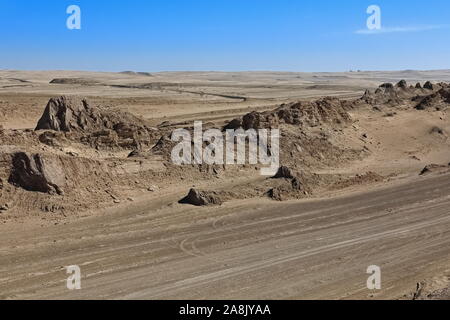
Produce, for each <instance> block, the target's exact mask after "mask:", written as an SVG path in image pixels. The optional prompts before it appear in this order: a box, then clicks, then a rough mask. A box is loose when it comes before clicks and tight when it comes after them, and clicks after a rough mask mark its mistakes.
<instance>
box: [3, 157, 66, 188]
mask: <svg viewBox="0 0 450 320" xmlns="http://www.w3.org/2000/svg"><path fill="white" fill-rule="evenodd" d="M9 182H10V183H12V184H14V185H16V186H18V187H22V188H24V189H25V190H28V191H38V192H44V193H50V194H59V195H62V194H63V193H64V191H63V187H64V186H65V185H66V181H65V174H64V170H63V168H62V165H61V163H59V162H58V160H57V159H56V158H55V159H52V158H49V157H45V156H44V155H41V154H29V153H26V152H18V153H16V154H14V155H13V157H12V172H11V176H10V178H9Z"/></svg>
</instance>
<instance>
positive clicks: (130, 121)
mask: <svg viewBox="0 0 450 320" xmlns="http://www.w3.org/2000/svg"><path fill="white" fill-rule="evenodd" d="M36 130H52V131H58V132H64V133H72V134H77V135H76V136H75V137H73V139H74V140H77V141H81V142H83V143H85V144H89V145H91V146H93V147H97V148H125V149H140V148H141V147H142V146H149V145H150V144H151V141H152V140H153V139H154V138H153V135H154V134H155V132H154V130H152V129H151V128H150V127H148V126H147V125H146V123H145V121H144V120H142V119H140V118H138V117H136V116H134V115H132V114H130V113H127V112H119V111H114V110H109V109H105V108H101V107H93V106H91V105H90V104H89V103H88V102H87V100H86V99H82V98H79V97H67V96H62V97H59V98H52V99H50V101H49V102H48V104H47V107H46V108H45V111H44V113H43V115H42V117H41V118H40V120H39V122H38V124H37V126H36ZM69 137H70V136H69ZM47 138H48V137H43V140H44V141H43V143H46V144H47V143H52V141H50V140H49V139H47Z"/></svg>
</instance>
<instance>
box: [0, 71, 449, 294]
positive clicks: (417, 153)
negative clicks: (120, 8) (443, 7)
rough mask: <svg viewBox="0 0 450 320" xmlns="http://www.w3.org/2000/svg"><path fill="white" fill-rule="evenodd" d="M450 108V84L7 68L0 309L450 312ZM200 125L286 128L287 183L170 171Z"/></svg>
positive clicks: (215, 170)
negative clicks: (381, 307) (433, 304)
mask: <svg viewBox="0 0 450 320" xmlns="http://www.w3.org/2000/svg"><path fill="white" fill-rule="evenodd" d="M449 106H450V70H437V71H413V70H408V71H392V72H366V71H359V72H347V73H288V72H236V73H226V72H164V73H148V72H132V71H124V72H120V73H103V72H81V71H80V72H78V71H13V70H0V299H448V298H449V297H450V296H449V289H448V288H449V287H450V209H449V208H450V206H449V205H450V179H449V178H450V138H449V137H450V117H449V110H450V108H449ZM194 121H202V122H203V126H204V129H211V128H217V129H219V130H221V131H224V130H226V129H238V128H243V129H245V130H247V129H255V130H257V129H268V130H271V129H275V128H276V129H279V130H280V133H281V137H280V164H279V166H280V170H279V171H278V174H277V175H276V176H274V177H264V176H261V175H260V170H259V169H260V168H261V166H259V165H254V164H244V165H205V164H192V165H184V166H178V165H175V164H174V163H172V161H171V158H170V156H171V150H172V149H173V147H174V144H173V141H171V134H172V133H173V131H174V130H176V129H179V128H187V129H188V130H192V128H193V126H194ZM186 195H188V196H187V197H186ZM183 198H184V199H185V200H186V199H187V200H186V201H184V202H188V203H183V201H182V202H180V200H181V199H183ZM72 265H77V266H79V267H80V269H81V274H82V279H81V283H82V288H81V290H68V289H67V287H66V280H67V277H68V275H67V274H66V267H67V266H72ZM372 265H376V266H379V267H380V269H381V275H382V278H381V279H382V282H381V283H382V288H381V289H380V290H369V289H368V288H367V286H366V281H367V278H368V277H369V276H370V275H369V274H367V272H366V271H367V268H368V267H369V266H372Z"/></svg>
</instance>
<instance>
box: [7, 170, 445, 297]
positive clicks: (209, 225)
mask: <svg viewBox="0 0 450 320" xmlns="http://www.w3.org/2000/svg"><path fill="white" fill-rule="evenodd" d="M449 178H450V176H449V175H440V176H431V177H428V178H413V179H408V180H406V181H404V182H402V183H401V184H398V183H397V184H392V185H390V186H388V187H383V188H382V189H376V190H372V191H369V192H365V193H359V194H352V195H347V196H340V197H337V198H332V199H323V200H310V201H302V202H289V203H285V204H281V205H280V204H274V203H272V202H269V201H265V200H252V201H242V202H235V203H233V204H227V205H224V206H223V207H220V208H213V209H209V208H202V209H198V208H195V207H189V206H188V207H186V206H180V205H169V206H168V205H167V204H168V203H171V202H172V198H171V197H167V198H161V199H160V201H159V202H158V203H154V202H153V203H152V206H151V207H150V206H147V207H146V208H145V209H144V208H143V207H140V208H139V206H138V205H135V206H136V208H135V209H134V210H130V208H127V213H125V212H116V213H109V214H108V215H107V216H98V217H94V218H88V219H84V220H80V221H78V222H75V223H72V224H68V225H62V226H51V227H41V228H36V227H33V228H32V229H30V228H29V227H20V226H14V227H13V226H7V225H5V226H1V227H0V257H1V260H2V261H1V263H0V268H1V269H0V298H3V299H8V298H12V299H18V298H27V299H28V298H39V299H49V298H56V299H59V298H69V299H79V298H81V299H86V298H93V299H101V298H107V299H112V298H118V299H144V298H145V299H166V298H176V299H179V298H180V299H181V298H195V299H197V298H199V299H200V298H207V299H215V298H232V299H241V298H242V299H253V298H255V299H259V298H268V299H281V298H286V299H296V298H307V299H309V298H332V299H345V298H363V299H364V298H372V297H375V298H399V297H402V296H403V295H404V294H408V293H410V292H412V291H414V290H415V286H416V283H417V282H419V281H422V280H425V279H427V280H428V279H429V278H430V275H444V274H448V271H449V270H448V265H449V261H450V252H449V250H448V248H449V247H450V231H449V230H450V215H449V213H450V212H449V207H450V179H449ZM158 207H159V208H158ZM169 211H170V212H171V213H170V214H167V212H169ZM18 232H20V233H18ZM18 234H20V237H19V236H18ZM68 265H79V266H80V267H81V271H82V275H83V277H82V290H79V291H69V290H67V289H66V287H65V281H66V277H67V275H66V273H65V269H64V266H68ZM369 265H379V266H380V267H381V270H382V285H383V290H381V291H379V292H370V291H368V290H367V289H366V279H367V277H368V275H367V274H366V273H365V272H366V269H367V267H368V266H369ZM437 282H438V283H439V280H438V281H437ZM440 285H442V286H444V287H445V286H446V285H448V284H447V283H445V282H441V283H440Z"/></svg>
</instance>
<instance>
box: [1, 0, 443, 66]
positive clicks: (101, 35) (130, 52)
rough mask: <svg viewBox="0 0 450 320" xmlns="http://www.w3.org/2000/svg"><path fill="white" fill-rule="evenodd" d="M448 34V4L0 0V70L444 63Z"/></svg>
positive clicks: (416, 0)
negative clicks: (371, 10) (373, 13)
mask: <svg viewBox="0 0 450 320" xmlns="http://www.w3.org/2000/svg"><path fill="white" fill-rule="evenodd" d="M73 4H75V5H78V6H80V8H81V13H82V16H81V27H82V28H81V30H69V29H67V28H66V20H67V18H68V16H69V15H68V14H66V8H67V7H68V6H69V5H73ZM373 4H376V5H378V6H380V8H381V13H382V28H383V29H382V31H384V32H379V33H376V34H370V33H365V32H361V31H362V30H364V29H365V28H366V20H367V18H368V14H367V13H366V9H367V7H368V6H369V5H373ZM449 35H450V1H448V0H428V1H423V0H371V1H365V0H340V1H336V0H315V1H306V0H303V1H300V0H295V1H294V0H277V1H276V0H127V1H122V0H109V1H108V0H78V1H77V0H68V1H66V0H40V1H38V0H0V69H27V70H28V69H31V70H48V69H51V70H56V69H58V70H62V69H64V70H95V71H123V70H135V71H150V72H155V71H177V70H191V71H198V70H223V71H243V70H280V71H347V70H350V69H362V70H402V69H450V36H449Z"/></svg>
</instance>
